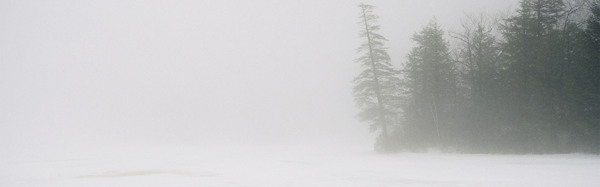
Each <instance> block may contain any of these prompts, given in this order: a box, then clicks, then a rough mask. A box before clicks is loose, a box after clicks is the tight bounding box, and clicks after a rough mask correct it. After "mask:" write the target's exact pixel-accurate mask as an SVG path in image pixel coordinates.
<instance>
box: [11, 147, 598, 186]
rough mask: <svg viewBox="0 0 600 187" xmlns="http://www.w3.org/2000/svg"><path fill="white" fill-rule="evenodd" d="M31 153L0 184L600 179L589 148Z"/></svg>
mask: <svg viewBox="0 0 600 187" xmlns="http://www.w3.org/2000/svg"><path fill="white" fill-rule="evenodd" d="M31 153H32V154H22V155H15V154H13V155H12V156H7V154H4V156H3V157H0V158H3V159H2V160H0V186H61V187H65V186H66V187H69V186H600V157H599V156H596V155H584V154H567V155H463V154H436V153H423V154H414V153H400V154H387V155H381V154H375V153H373V152H372V151H370V150H366V149H365V150H361V149H355V148H345V149H338V148H336V149H335V151H334V150H333V149H330V148H328V147H318V148H315V147H306V146H304V147H303V146H292V147H285V146H223V147H212V148H208V147H205V146H195V147H192V146H189V147H183V146H182V147H172V146H171V147H162V148H159V147H153V148H140V147H136V148H123V149H116V148H111V149H102V150H98V149H97V150H94V151H81V150H78V151H77V152H74V151H72V150H68V149H65V150H55V152H54V153H50V152H48V151H46V152H44V153H39V154H36V151H34V150H32V152H31ZM8 155H11V154H8Z"/></svg>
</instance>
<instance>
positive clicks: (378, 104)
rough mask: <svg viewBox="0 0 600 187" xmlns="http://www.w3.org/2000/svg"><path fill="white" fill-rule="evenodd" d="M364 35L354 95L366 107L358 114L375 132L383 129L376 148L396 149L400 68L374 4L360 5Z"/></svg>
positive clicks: (359, 104) (377, 149)
mask: <svg viewBox="0 0 600 187" xmlns="http://www.w3.org/2000/svg"><path fill="white" fill-rule="evenodd" d="M358 7H359V8H360V10H361V13H360V17H359V18H360V26H361V31H360V37H361V38H363V39H365V40H364V42H363V43H362V45H361V46H360V47H359V48H358V52H359V53H361V54H362V56H360V57H359V58H358V59H356V60H355V62H357V63H359V64H360V65H361V67H362V69H363V70H362V72H361V73H360V74H359V75H358V76H357V77H356V78H355V79H354V83H355V86H354V98H355V102H356V104H357V105H358V107H359V108H360V109H361V110H362V111H361V112H360V113H359V114H358V116H359V118H360V119H361V120H362V121H366V122H368V123H369V124H370V128H371V131H376V130H378V129H380V130H381V131H380V135H379V137H378V138H377V141H376V145H375V149H376V151H383V152H387V151H390V150H391V149H392V145H391V144H392V142H391V141H390V138H389V134H390V126H391V125H393V124H394V119H395V116H396V115H397V111H396V110H395V109H394V108H395V105H394V104H393V103H394V102H397V95H396V93H397V92H396V90H397V89H396V88H397V84H398V82H399V79H398V77H397V76H396V75H397V71H396V70H394V69H393V67H392V64H391V63H390V61H391V59H390V56H389V55H388V53H387V48H386V47H385V42H386V41H387V39H386V38H385V37H383V36H382V35H380V34H379V33H377V32H378V31H379V29H380V26H379V25H378V23H377V20H378V16H376V15H375V14H374V13H373V9H374V6H372V5H367V4H360V5H358Z"/></svg>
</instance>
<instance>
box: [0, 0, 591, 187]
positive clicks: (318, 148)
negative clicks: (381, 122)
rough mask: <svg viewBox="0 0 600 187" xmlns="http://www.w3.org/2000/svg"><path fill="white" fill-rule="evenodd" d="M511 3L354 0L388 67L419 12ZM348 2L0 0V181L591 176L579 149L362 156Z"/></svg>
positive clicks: (561, 181) (402, 56) (458, 11)
mask: <svg viewBox="0 0 600 187" xmlns="http://www.w3.org/2000/svg"><path fill="white" fill-rule="evenodd" d="M517 2H518V0H511V1H503V0H493V1H482V0H453V1H445V0H402V1H365V3H369V4H372V5H375V6H376V7H377V8H376V9H375V12H376V14H377V15H378V16H379V17H380V21H379V23H380V24H381V26H382V29H381V34H382V35H383V36H385V37H387V39H388V40H389V42H388V43H387V44H386V45H387V46H388V47H389V49H388V51H389V53H390V55H391V58H392V64H393V65H394V66H396V67H400V66H401V65H402V64H403V63H405V62H406V55H407V53H408V51H409V50H410V49H411V48H412V47H413V44H414V43H413V41H412V40H411V36H412V35H413V34H414V33H415V32H418V31H419V30H420V29H422V28H423V27H424V26H425V25H426V24H427V23H429V21H430V20H432V19H435V20H437V22H438V23H439V24H440V25H441V26H442V27H443V28H444V29H445V30H446V31H456V30H459V29H460V22H459V21H460V20H461V18H463V17H464V16H465V15H467V14H476V13H480V12H486V13H491V14H506V13H507V12H511V11H514V10H515V8H516V7H517V5H518V3H517ZM359 3H360V1H354V0H352V1H347V0H332V1H317V0H304V1H275V0H258V1H242V0H232V1H191V0H190V1H116V0H115V1H112V0H110V1H88V0H81V1H76V0H59V1H28V0H25V1H11V0H4V1H0V152H1V154H0V168H3V169H0V185H3V186H4V185H6V186H89V185H90V184H92V185H99V186H173V185H181V186H191V185H198V186H207V185H208V186H211V185H213V186H265V185H267V186H268V185H272V186H348V185H358V186H373V185H375V186H394V185H398V184H402V185H407V186H415V185H416V186H440V185H442V186H445V185H458V186H531V185H540V184H541V185H543V186H548V185H557V186H569V185H578V186H586V185H587V186H591V185H594V184H598V182H599V181H598V179H597V177H596V176H595V175H593V174H594V173H597V171H598V167H597V166H598V164H599V163H598V157H596V156H590V155H579V154H573V155H555V156H534V157H528V156H522V157H521V156H494V155H470V156H469V155H454V154H449V155H444V154H435V153H433V154H414V153H402V154H396V155H394V154H392V155H379V154H375V153H374V151H373V144H374V141H375V140H374V139H375V136H376V134H371V133H369V127H368V125H367V124H365V123H361V122H360V121H359V120H358V119H357V117H356V116H355V115H356V114H357V113H358V112H359V110H358V109H357V107H356V106H355V104H354V99H353V96H352V86H353V83H352V80H353V78H354V77H355V76H356V75H357V74H358V73H359V72H360V67H359V66H360V65H359V64H357V63H354V62H353V61H354V59H356V58H357V57H358V56H359V54H357V52H356V49H357V48H358V47H359V45H360V44H361V41H362V39H361V38H359V37H358V33H359V30H360V28H359V24H358V21H359V20H358V16H359V11H360V10H359V9H358V8H357V4H359ZM523 163H529V164H523ZM531 163H533V164H531ZM405 168H412V170H406V169H405ZM456 168H459V169H460V168H462V169H460V171H457V170H455V169H456ZM557 168H558V169H557ZM507 170H509V171H511V172H510V173H509V174H507V173H506V172H505V171H507ZM565 170H570V172H569V173H568V174H565V173H564V172H562V171H565ZM399 175H400V176H401V177H400V178H398V176H399ZM565 175H567V176H565ZM523 176H529V177H531V178H532V179H533V180H524V179H523V178H522V177H523ZM560 177H563V178H560ZM540 182H541V183H540Z"/></svg>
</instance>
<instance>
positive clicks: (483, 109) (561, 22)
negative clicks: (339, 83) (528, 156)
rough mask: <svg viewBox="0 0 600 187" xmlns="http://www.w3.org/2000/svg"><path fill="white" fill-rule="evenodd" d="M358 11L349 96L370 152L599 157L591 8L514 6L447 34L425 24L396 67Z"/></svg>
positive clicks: (366, 11)
mask: <svg viewBox="0 0 600 187" xmlns="http://www.w3.org/2000/svg"><path fill="white" fill-rule="evenodd" d="M359 8H360V16H359V19H360V37H361V38H363V39H364V42H363V43H362V44H361V46H360V47H359V48H358V52H359V53H360V54H361V56H360V57H359V58H357V59H356V62H357V63H358V64H360V65H361V67H362V72H361V73H360V74H359V75H358V76H357V77H356V78H355V79H354V83H355V86H354V89H353V92H354V96H355V97H354V98H355V102H356V104H357V106H358V107H359V108H360V109H361V112H360V113H359V114H358V117H359V119H361V120H362V121H364V122H366V123H368V124H369V125H370V129H371V130H372V131H373V132H378V133H379V135H378V137H377V139H376V143H375V149H376V151H380V152H394V151H424V150H427V149H429V148H436V149H441V150H443V151H455V152H465V153H567V152H587V153H598V152H599V151H600V1H599V0H594V1H581V0H580V1H576V0H565V1H563V0H522V1H521V2H520V6H519V8H518V9H517V11H516V13H514V14H513V15H509V16H506V17H504V18H500V19H496V18H493V17H491V16H488V15H485V14H480V15H476V16H469V17H467V18H466V19H464V20H463V21H462V29H461V30H460V31H458V32H450V33H445V32H444V30H443V29H442V28H441V27H440V25H438V24H437V23H436V21H435V20H433V21H431V22H430V23H429V24H428V25H427V26H425V27H424V28H423V29H422V30H421V31H420V32H417V33H415V34H414V36H413V37H412V40H413V41H414V42H415V43H416V46H414V47H413V48H412V50H411V51H410V52H409V54H408V55H407V58H406V61H405V62H404V63H402V66H401V67H394V66H393V65H392V63H391V59H390V56H389V55H388V48H387V47H386V46H385V43H386V42H387V39H386V38H385V37H384V36H382V35H381V34H379V33H378V31H379V29H380V28H381V27H380V25H379V23H378V22H377V20H378V16H377V15H376V14H375V13H374V8H375V7H374V6H372V5H367V4H360V5H359ZM449 41H452V42H453V44H454V45H452V46H450V42H449Z"/></svg>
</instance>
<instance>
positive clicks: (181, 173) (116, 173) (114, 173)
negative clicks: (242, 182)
mask: <svg viewBox="0 0 600 187" xmlns="http://www.w3.org/2000/svg"><path fill="white" fill-rule="evenodd" d="M148 175H178V176H193V177H197V176H200V177H211V176H216V175H217V174H215V173H208V172H206V173H198V172H189V171H180V170H139V171H126V172H121V171H108V172H104V173H101V174H93V175H82V176H76V177H74V178H76V179H85V178H116V177H135V176H148Z"/></svg>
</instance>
